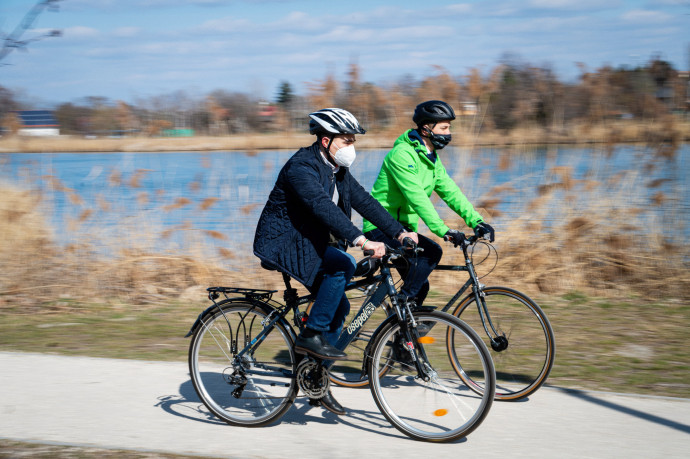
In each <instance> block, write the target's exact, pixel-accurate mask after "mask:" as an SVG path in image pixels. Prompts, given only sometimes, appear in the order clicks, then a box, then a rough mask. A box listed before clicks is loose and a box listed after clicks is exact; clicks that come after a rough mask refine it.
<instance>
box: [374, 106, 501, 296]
mask: <svg viewBox="0 0 690 459" xmlns="http://www.w3.org/2000/svg"><path fill="white" fill-rule="evenodd" d="M454 119H455V112H454V111H453V108H452V107H451V106H450V105H448V104H447V103H445V102H443V101H440V100H430V101H427V102H423V103H421V104H419V105H417V107H416V108H415V111H414V115H413V117H412V121H413V122H414V123H415V124H416V125H417V128H416V129H409V130H407V131H405V132H404V133H403V134H402V135H401V136H400V137H398V139H397V140H396V141H395V143H394V145H393V149H392V150H391V151H390V152H389V153H388V154H387V155H386V158H385V159H384V160H383V164H382V165H381V170H380V172H379V175H378V178H377V179H376V182H375V183H374V187H373V189H372V191H371V194H372V196H374V198H376V199H377V200H378V201H379V202H380V203H381V204H382V205H383V207H384V208H385V209H386V210H387V211H388V213H389V214H391V215H392V216H393V218H395V219H396V220H398V221H399V222H400V223H402V225H403V226H404V227H405V228H407V229H408V231H414V232H416V231H417V226H418V223H419V219H420V218H421V219H422V220H423V221H424V223H425V224H426V225H427V226H428V227H429V229H430V230H431V231H432V232H433V233H434V234H436V235H437V236H439V237H443V238H444V239H445V240H447V241H450V242H453V243H455V244H457V243H459V242H460V238H461V234H462V233H461V232H460V231H458V230H456V229H451V228H449V227H448V226H447V225H446V224H445V223H444V221H443V219H441V217H440V216H439V215H438V212H436V209H434V205H433V204H432V203H431V200H430V199H429V197H430V196H431V193H432V192H433V191H435V192H436V194H438V195H439V196H440V197H441V199H443V201H445V203H446V204H448V206H449V207H450V208H451V209H453V211H455V212H456V213H457V214H458V215H460V217H462V219H463V220H465V223H467V225H468V226H469V227H470V228H473V229H474V231H475V233H476V234H477V235H478V236H480V237H484V236H488V237H489V239H490V241H491V242H493V240H494V229H493V228H492V227H491V226H490V225H488V224H487V223H485V222H484V220H483V218H482V216H481V215H479V213H478V212H477V211H476V210H475V209H474V207H473V206H472V204H471V203H470V201H469V200H468V199H467V198H466V197H465V195H464V194H463V193H462V191H460V188H458V186H457V185H456V184H455V182H454V181H453V180H452V179H451V178H450V177H449V176H448V174H447V173H446V169H445V168H444V167H443V164H442V163H441V158H440V157H439V156H438V151H439V150H442V149H443V148H444V147H445V146H446V145H448V143H449V142H450V140H451V134H450V125H451V121H453V120H454ZM364 235H365V236H366V237H367V239H371V240H374V241H380V242H385V243H386V244H388V245H390V246H393V247H399V246H400V243H399V242H398V241H396V240H394V239H391V238H389V237H387V236H386V235H385V234H383V232H382V231H380V230H379V229H378V228H376V227H375V226H374V224H373V223H371V222H369V221H367V220H365V221H364ZM418 237H419V246H420V247H421V248H423V249H424V251H423V252H421V253H420V254H419V258H418V260H417V263H416V266H412V267H409V268H408V267H407V266H400V267H399V268H398V270H399V271H400V274H401V276H403V278H404V279H405V283H404V285H403V288H402V289H401V290H400V291H401V294H402V295H404V296H405V299H406V300H410V301H413V302H414V304H415V306H421V304H422V302H423V301H424V299H425V298H426V295H427V293H428V292H429V281H428V280H427V278H428V277H429V274H431V272H432V271H433V270H434V268H435V267H436V265H438V263H439V261H440V260H441V256H442V255H443V250H442V249H441V247H440V246H439V245H438V244H437V243H436V242H434V241H432V240H431V239H429V238H427V237H424V236H422V235H421V234H419V235H418Z"/></svg>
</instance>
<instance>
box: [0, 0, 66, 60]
mask: <svg viewBox="0 0 690 459" xmlns="http://www.w3.org/2000/svg"><path fill="white" fill-rule="evenodd" d="M59 1H60V0H41V1H39V2H38V3H36V4H35V5H34V7H33V8H31V10H29V12H28V13H26V14H25V15H24V18H23V19H22V20H21V22H20V23H19V25H17V27H15V29H14V30H13V31H12V33H10V34H9V35H5V33H3V32H1V31H0V39H1V40H2V47H1V48H0V61H2V60H3V59H4V58H5V57H7V56H8V55H9V54H10V53H11V52H12V51H14V50H15V49H18V50H23V51H25V50H26V47H27V46H28V45H29V43H31V42H34V41H38V40H42V39H44V38H47V37H59V36H61V35H62V32H61V31H60V30H57V29H53V30H51V31H49V32H48V33H45V34H43V35H37V36H35V37H31V38H26V39H22V35H24V32H26V31H27V30H29V29H31V28H32V26H33V24H34V22H35V21H36V18H37V17H38V16H39V15H40V14H41V13H42V12H43V10H45V9H48V10H51V11H57V9H58V2H59Z"/></svg>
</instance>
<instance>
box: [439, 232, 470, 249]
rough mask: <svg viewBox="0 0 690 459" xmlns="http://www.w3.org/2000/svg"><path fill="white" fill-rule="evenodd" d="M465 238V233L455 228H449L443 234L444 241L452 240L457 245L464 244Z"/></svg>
mask: <svg viewBox="0 0 690 459" xmlns="http://www.w3.org/2000/svg"><path fill="white" fill-rule="evenodd" d="M465 239H466V238H465V234H464V233H461V232H460V231H458V230H454V229H449V230H448V231H447V232H446V234H445V235H444V236H443V240H444V241H448V242H452V243H453V245H455V246H458V245H460V244H462V242H463V241H464V240H465Z"/></svg>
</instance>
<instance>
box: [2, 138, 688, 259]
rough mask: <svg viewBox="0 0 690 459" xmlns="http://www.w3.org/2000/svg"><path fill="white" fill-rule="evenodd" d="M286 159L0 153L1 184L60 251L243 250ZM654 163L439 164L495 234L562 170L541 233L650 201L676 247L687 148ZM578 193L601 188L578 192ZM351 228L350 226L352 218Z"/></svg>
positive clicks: (537, 154) (531, 156) (522, 158)
mask: <svg viewBox="0 0 690 459" xmlns="http://www.w3.org/2000/svg"><path fill="white" fill-rule="evenodd" d="M293 153H294V151H292V150H291V151H264V152H258V153H255V154H245V153H242V152H209V153H198V152H176V153H9V154H0V181H2V182H4V183H9V184H13V185H16V186H19V187H23V188H29V189H34V190H40V191H41V193H42V195H43V197H44V199H43V209H44V212H45V213H46V218H47V219H48V221H50V222H51V223H52V225H53V226H54V228H55V231H54V232H55V235H56V238H57V239H58V240H59V241H60V242H62V243H74V242H78V241H80V240H83V239H84V238H85V237H89V238H91V239H92V240H95V241H96V243H97V241H98V239H99V238H103V239H105V238H121V239H122V240H124V241H127V243H130V244H134V245H136V244H137V243H141V244H142V245H147V246H148V247H152V246H153V247H154V248H160V247H166V248H173V249H175V248H180V247H184V246H185V245H186V244H190V243H192V242H199V241H202V242H204V244H209V245H210V246H219V245H220V246H224V247H228V248H230V249H233V250H243V251H251V246H250V244H251V242H252V239H253V234H254V228H255V226H256V221H257V219H258V217H259V214H260V212H261V209H262V207H263V204H264V203H265V201H266V198H267V197H268V194H269V192H270V190H271V188H272V186H273V184H274V182H275V179H276V176H277V174H278V172H279V170H280V168H281V166H282V165H283V164H284V163H285V161H287V159H288V158H289V157H290V156H291V155H292V154H293ZM386 153H387V150H363V151H358V155H357V160H356V161H355V163H354V165H353V167H352V173H353V175H354V176H355V177H356V178H357V179H358V180H359V181H360V183H361V184H362V185H363V186H364V187H365V188H366V189H371V186H372V184H373V182H374V180H375V178H376V175H377V174H378V170H379V167H380V165H381V162H382V160H383V157H384V156H385V154H386ZM655 153H656V152H655V151H654V150H651V149H648V148H645V147H641V146H629V145H626V146H620V147H617V148H616V149H614V150H613V151H612V152H606V151H604V150H603V148H602V147H587V148H583V147H579V148H572V147H547V148H532V149H517V148H513V149H509V150H507V149H497V148H482V149H477V150H475V151H469V150H465V149H458V148H451V147H448V148H446V149H445V150H444V151H443V152H442V153H441V157H442V161H443V163H444V165H445V166H446V169H447V170H448V173H449V174H450V175H451V176H452V177H453V178H454V179H455V181H456V182H457V183H458V185H459V186H460V188H461V189H462V190H463V192H464V193H465V195H466V196H467V197H468V198H469V199H470V201H471V202H473V203H474V204H475V206H478V205H479V204H481V203H487V202H488V201H490V200H496V201H498V202H495V203H494V208H495V211H493V212H492V213H493V215H492V216H490V217H489V218H488V221H490V222H491V223H492V224H493V225H494V226H495V227H496V228H497V230H498V231H499V232H500V229H501V227H502V226H505V224H506V223H507V221H508V220H509V219H514V218H517V217H520V216H524V215H525V213H526V212H529V211H528V210H527V209H528V205H529V202H530V201H531V200H532V199H534V198H535V197H536V196H537V194H538V193H539V190H540V189H543V187H545V186H550V185H553V184H554V183H560V182H562V177H561V176H559V174H558V171H559V170H560V171H562V170H565V168H567V170H570V171H571V178H572V179H573V180H578V181H581V182H579V183H580V184H579V185H576V186H575V187H574V188H573V189H571V191H569V192H561V193H562V197H563V200H562V201H559V202H558V204H557V205H555V206H552V209H551V211H550V212H548V213H547V215H546V216H545V217H544V218H545V219H546V220H548V221H550V222H551V223H554V222H558V221H559V218H560V217H561V215H562V211H563V210H564V208H565V207H567V208H568V210H570V211H571V212H573V211H574V212H577V211H578V209H582V212H583V213H586V212H588V209H591V208H592V206H596V205H597V202H598V201H601V205H602V206H611V207H612V208H613V207H616V206H638V207H640V208H649V207H651V205H652V202H654V201H655V200H656V202H657V203H658V202H661V205H658V206H655V208H654V215H655V216H656V220H657V221H663V222H664V224H665V225H668V227H669V230H668V231H669V234H670V235H675V236H677V237H683V238H684V237H686V236H687V235H688V234H689V233H688V225H687V223H688V221H687V220H688V215H689V214H690V212H688V211H690V204H689V203H690V192H689V187H688V183H689V180H688V179H689V178H690V177H689V175H690V145H688V144H684V145H682V146H681V147H680V148H679V149H678V150H677V151H676V153H675V155H674V156H673V158H671V159H666V158H660V157H658V156H655ZM584 183H599V184H600V185H599V186H597V187H595V191H591V190H590V191H585V190H586V189H587V186H586V185H583V184H584ZM495 187H501V188H502V189H503V190H502V191H501V190H497V189H496V188H495ZM506 189H509V191H506ZM659 193H663V197H664V198H663V199H661V201H660V199H659V196H660V194H659ZM566 197H568V198H567V199H566ZM437 208H438V209H439V211H440V213H441V215H442V217H444V218H446V217H448V216H449V213H448V211H447V208H446V207H445V205H444V204H442V203H441V204H439V205H437ZM355 221H356V222H357V223H358V224H360V223H361V218H359V217H357V218H356V219H355ZM652 221H654V219H652ZM420 231H422V232H428V229H426V228H424V229H423V230H420ZM248 244H249V245H248Z"/></svg>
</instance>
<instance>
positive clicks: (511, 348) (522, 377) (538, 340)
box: [331, 236, 556, 401]
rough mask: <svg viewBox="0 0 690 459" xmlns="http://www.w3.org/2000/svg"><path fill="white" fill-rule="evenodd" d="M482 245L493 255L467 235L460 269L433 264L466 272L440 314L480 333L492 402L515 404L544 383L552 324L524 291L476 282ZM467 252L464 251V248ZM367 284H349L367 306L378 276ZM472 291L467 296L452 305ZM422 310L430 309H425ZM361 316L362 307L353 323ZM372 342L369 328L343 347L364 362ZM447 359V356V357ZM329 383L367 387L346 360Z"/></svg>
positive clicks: (551, 351)
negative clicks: (489, 365)
mask: <svg viewBox="0 0 690 459" xmlns="http://www.w3.org/2000/svg"><path fill="white" fill-rule="evenodd" d="M480 242H481V243H483V244H485V245H487V246H488V247H489V250H490V251H491V250H493V251H495V248H493V246H492V245H490V244H489V243H488V242H486V241H484V240H482V239H480V238H477V237H476V236H470V237H468V238H463V240H462V242H461V243H460V244H458V245H457V247H459V248H460V249H461V250H462V252H463V256H464V260H465V264H464V265H438V266H437V267H436V271H459V272H463V271H464V272H467V273H468V275H469V279H468V280H467V281H466V282H465V284H464V285H463V286H462V287H460V289H459V290H458V291H457V293H456V294H455V295H454V296H453V297H452V298H451V300H450V301H449V302H448V303H447V304H446V305H445V306H444V307H443V308H442V309H440V311H442V312H451V313H452V315H454V316H456V317H459V318H460V319H462V320H463V321H464V322H465V323H467V324H468V325H470V326H471V327H472V328H473V329H474V330H483V331H484V333H483V334H482V337H483V339H484V341H485V344H486V345H487V347H488V348H489V349H491V356H492V359H493V362H494V367H495V368H496V393H495V398H496V400H503V401H516V400H520V399H524V398H525V397H528V396H529V395H530V394H533V393H534V392H535V391H536V390H537V389H539V387H541V386H542V385H543V384H544V382H545V381H546V379H547V377H548V375H549V373H550V372H551V369H552V367H553V363H554V358H555V350H556V344H555V338H554V333H553V329H552V327H551V324H550V322H549V320H548V318H547V317H546V314H544V312H543V311H542V309H541V308H540V307H539V306H538V305H537V303H535V302H534V301H533V300H532V299H531V298H529V297H528V296H527V295H525V294H524V293H521V292H519V291H517V290H514V289H511V288H507V287H498V286H492V287H486V286H484V285H482V284H481V283H480V282H479V278H478V276H477V273H476V271H475V267H474V266H475V265H474V261H473V256H474V248H475V247H476V244H477V243H480ZM470 247H471V248H472V250H471V251H470V252H469V253H468V249H469V248H470ZM368 281H369V282H370V283H369V284H366V283H365V284H360V285H353V286H348V288H350V287H352V288H360V289H362V290H365V291H366V292H367V295H366V298H365V300H364V304H367V302H368V301H370V300H369V298H370V295H371V293H369V292H370V291H372V289H375V288H376V285H377V283H380V282H382V280H381V278H380V277H376V276H372V275H369V277H368ZM470 287H471V291H470V293H468V294H467V296H465V297H464V298H462V300H461V301H460V302H459V303H457V306H456V307H455V308H454V309H452V311H451V308H452V307H453V305H454V304H455V303H456V302H457V301H458V299H459V298H461V297H462V295H463V294H464V293H465V292H466V291H467V290H468V289H469V288H470ZM382 306H383V307H382V308H381V309H382V312H379V315H386V316H387V315H389V314H390V313H391V309H390V305H388V304H386V303H383V305H382ZM424 308H425V309H427V310H428V309H429V308H426V307H424ZM360 315H361V308H360V311H358V312H357V313H356V314H355V316H354V317H355V319H353V320H357V317H359V316H360ZM370 339H371V330H361V331H360V332H359V335H358V336H357V337H355V338H354V339H352V340H351V341H350V344H349V347H346V348H342V349H344V350H345V352H347V354H348V356H354V355H355V354H357V355H358V357H360V358H364V356H365V355H366V354H365V349H366V343H367V342H368V341H369V340H370ZM451 357H452V356H451ZM452 359H453V362H455V363H454V364H455V365H456V366H457V370H458V375H459V376H460V377H461V378H463V379H464V380H465V382H466V383H467V385H468V387H470V388H476V387H478V386H477V385H474V384H472V381H471V379H472V378H471V377H470V376H468V374H467V373H463V372H462V365H461V364H460V362H459V361H458V359H457V357H452ZM331 380H332V381H333V382H334V383H336V384H338V385H341V386H345V387H363V386H365V385H367V384H368V383H369V381H368V379H367V376H366V375H364V374H361V373H360V372H359V371H357V366H356V365H355V364H353V363H352V362H351V361H343V362H337V363H336V364H335V365H334V368H332V369H331Z"/></svg>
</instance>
